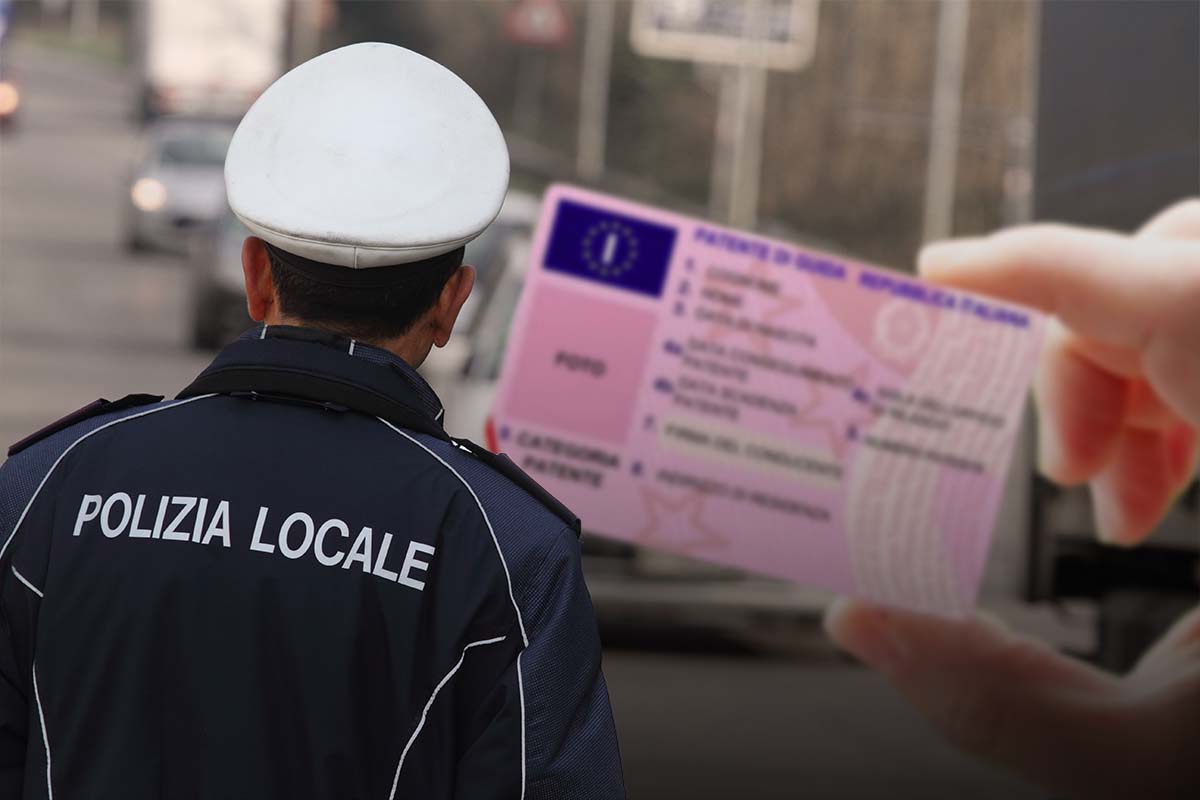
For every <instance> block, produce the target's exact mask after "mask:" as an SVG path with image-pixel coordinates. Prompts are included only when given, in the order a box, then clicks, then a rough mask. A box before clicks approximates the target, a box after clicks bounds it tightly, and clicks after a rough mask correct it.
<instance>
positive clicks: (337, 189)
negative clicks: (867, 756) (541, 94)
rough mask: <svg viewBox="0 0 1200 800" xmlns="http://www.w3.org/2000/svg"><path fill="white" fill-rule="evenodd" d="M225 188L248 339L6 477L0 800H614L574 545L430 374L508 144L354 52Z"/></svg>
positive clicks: (482, 115)
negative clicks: (167, 393) (168, 391)
mask: <svg viewBox="0 0 1200 800" xmlns="http://www.w3.org/2000/svg"><path fill="white" fill-rule="evenodd" d="M226 180H227V186H228V189H229V199H230V205H231V207H232V208H233V210H234V211H235V213H237V214H238V216H239V217H240V218H241V219H242V220H243V222H245V223H246V225H247V226H248V227H249V228H250V230H251V231H253V232H254V233H255V234H256V237H254V238H251V239H249V240H247V243H246V245H245V248H244V251H243V265H244V268H245V272H246V282H247V294H248V301H249V306H250V310H251V313H252V316H254V317H255V318H256V319H261V320H263V324H262V326H261V327H259V328H256V329H255V330H253V331H251V332H249V333H248V334H247V335H245V336H243V337H242V338H241V339H240V340H239V341H237V342H234V343H233V344H231V345H230V346H229V347H228V348H226V349H225V350H224V351H222V353H221V354H220V355H219V356H218V357H217V359H216V360H215V361H214V363H213V364H212V366H210V367H209V368H208V369H207V370H206V371H205V372H204V373H203V374H202V375H200V376H199V377H198V378H197V380H196V381H195V382H194V383H193V384H192V385H191V386H189V387H187V388H186V389H184V390H183V391H182V392H181V393H180V395H179V397H177V398H174V399H170V400H160V399H158V398H154V397H148V396H136V395H135V396H131V397H129V398H125V399H124V400H122V401H119V402H116V403H109V404H97V405H93V406H90V407H88V408H85V409H83V410H81V411H80V412H78V413H77V414H75V415H73V416H72V417H69V418H67V419H66V420H63V421H62V422H61V423H58V424H56V425H54V426H51V427H50V428H48V429H46V430H43V431H41V432H39V433H38V434H35V435H34V436H33V437H30V439H28V440H26V441H24V442H22V443H19V444H18V445H16V446H15V447H14V448H13V451H12V453H11V456H10V458H9V460H8V461H7V462H6V463H5V464H4V466H3V467H2V468H0V546H2V547H3V551H2V552H0V570H2V571H0V604H2V608H0V611H2V614H0V797H3V798H9V797H13V798H15V797H26V798H41V797H58V798H89V799H90V798H110V797H111V798H118V797H119V798H131V799H133V800H137V799H139V798H243V797H245V798H250V797H253V798H304V797H313V798H396V797H409V798H440V797H461V798H492V797H496V798H500V797H504V798H518V797H527V798H535V797H547V798H550V797H554V798H558V797H562V798H575V797H579V798H582V797H597V798H608V797H616V796H621V795H622V794H623V789H622V785H621V774H620V763H619V756H618V754H617V747H616V740H615V734H614V729H613V722H612V715H611V712H610V709H609V705H608V696H607V691H606V689H605V686H604V681H603V677H602V675H601V673H600V652H599V643H598V640H597V635H596V628H595V622H594V619H593V615H592V609H591V605H590V601H589V599H588V596H587V592H586V589H585V587H584V585H583V581H582V576H581V573H580V568H579V544H578V532H579V528H578V520H576V519H574V518H573V517H572V515H571V514H570V512H569V511H568V510H566V509H565V508H563V507H562V506H561V505H559V504H558V503H557V502H555V501H554V500H553V498H550V497H549V496H547V495H545V493H544V492H542V491H541V490H540V489H539V488H538V487H537V486H536V485H535V484H533V483H532V482H531V481H529V480H528V479H527V478H525V477H524V476H523V475H522V474H520V473H519V472H518V471H517V470H516V469H515V468H514V467H513V466H512V465H511V463H510V462H507V461H505V460H503V459H497V458H495V457H493V456H491V455H490V454H488V453H485V452H482V451H480V450H479V449H478V448H475V447H473V446H471V445H470V444H468V443H462V442H459V441H457V440H454V439H452V438H451V437H450V436H449V435H448V434H447V433H446V432H445V431H444V429H443V425H442V423H443V419H442V409H441V405H440V403H439V401H438V399H437V397H436V396H435V395H434V393H433V392H432V391H431V390H430V389H429V387H428V386H427V385H426V384H425V383H424V381H422V380H421V378H420V377H419V376H418V375H417V373H416V372H415V370H414V369H413V365H416V364H419V363H420V361H421V360H423V359H424V357H425V355H426V354H427V353H428V351H429V349H430V347H431V346H433V345H442V344H445V342H446V339H447V338H448V336H449V335H450V330H451V328H452V326H453V323H454V319H455V317H456V316H457V313H458V310H459V309H460V308H461V306H462V303H463V302H464V301H465V300H466V297H467V295H468V294H469V292H470V289H471V283H472V280H473V274H472V272H471V271H470V270H469V269H464V268H462V267H461V266H460V265H461V263H462V257H463V249H462V248H463V246H464V245H465V244H466V242H468V241H469V240H470V239H471V238H473V237H474V236H476V235H478V233H479V232H480V231H482V230H483V228H484V227H486V225H487V224H488V223H489V222H490V221H491V220H492V218H493V217H494V216H495V214H496V212H497V211H498V209H499V206H500V203H501V201H502V199H503V196H504V192H505V190H506V186H507V180H508V159H507V153H506V151H505V148H504V142H503V139H502V137H501V134H500V131H499V129H498V127H497V126H496V124H495V121H494V120H493V119H492V117H491V115H490V113H489V112H488V111H487V109H486V107H485V106H484V105H483V103H482V102H481V101H480V100H479V98H478V97H476V96H475V94H474V93H473V92H471V90H470V89H469V88H468V87H467V86H466V85H465V84H463V83H462V82H461V81H459V80H458V79H457V78H456V77H455V76H453V75H452V74H451V73H449V72H448V71H446V70H445V69H443V68H441V67H440V66H438V65H436V64H434V63H433V62H430V61H428V60H426V59H424V58H422V57H420V56H418V55H416V54H414V53H411V52H409V51H406V50H403V49H401V48H397V47H392V46H389V45H380V44H364V45H355V46H352V47H349V48H344V49H342V50H339V51H334V52H333V53H329V54H326V55H324V56H321V57H319V58H317V59H315V60H314V61H311V62H309V63H307V64H305V65H302V66H300V67H298V68H297V69H296V70H293V71H292V72H291V73H289V74H288V75H286V76H284V77H283V78H281V79H280V81H278V82H277V83H276V84H275V85H274V86H273V87H271V88H270V89H268V91H267V92H266V93H265V94H264V95H263V97H262V98H260V100H259V101H258V102H257V103H256V104H255V106H254V108H252V109H251V110H250V112H249V113H248V114H247V115H246V118H245V119H244V120H243V122H242V125H241V126H240V127H239V130H238V132H237V134H236V135H235V137H234V140H233V144H232V146H231V149H230V153H229V156H228V160H227V164H226ZM368 342H370V343H368Z"/></svg>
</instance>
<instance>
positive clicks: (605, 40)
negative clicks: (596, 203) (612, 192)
mask: <svg viewBox="0 0 1200 800" xmlns="http://www.w3.org/2000/svg"><path fill="white" fill-rule="evenodd" d="M613 17H614V5H613V3H612V2H611V0H589V2H588V5H587V33H586V35H585V39H584V43H583V75H582V77H581V79H580V82H579V143H578V146H577V148H576V161H575V169H576V171H577V172H578V173H579V176H580V177H581V178H584V179H585V180H595V179H597V178H599V177H600V176H601V175H602V174H603V173H604V148H605V142H606V138H607V133H608V87H609V75H610V68H611V64H612V38H613Z"/></svg>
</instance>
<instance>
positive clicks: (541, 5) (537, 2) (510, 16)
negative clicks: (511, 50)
mask: <svg viewBox="0 0 1200 800" xmlns="http://www.w3.org/2000/svg"><path fill="white" fill-rule="evenodd" d="M504 35H505V36H507V37H508V38H509V39H510V40H511V41H513V42H516V43H517V44H524V45H531V46H534V47H564V46H566V45H567V44H569V43H570V41H571V18H570V16H569V15H568V14H567V11H566V9H564V8H563V7H562V3H560V2H559V0H519V2H518V3H517V4H516V5H514V6H512V7H511V8H510V9H509V10H508V12H507V13H506V14H505V15H504Z"/></svg>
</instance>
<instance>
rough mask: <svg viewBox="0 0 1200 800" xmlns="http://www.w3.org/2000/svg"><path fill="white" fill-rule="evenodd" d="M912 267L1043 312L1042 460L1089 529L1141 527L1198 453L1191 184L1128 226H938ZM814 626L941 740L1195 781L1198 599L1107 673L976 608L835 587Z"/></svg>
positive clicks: (1020, 767) (1110, 784)
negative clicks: (864, 598) (1086, 515)
mask: <svg viewBox="0 0 1200 800" xmlns="http://www.w3.org/2000/svg"><path fill="white" fill-rule="evenodd" d="M920 268H921V272H922V274H923V275H924V276H925V277H927V278H929V279H931V280H934V281H937V282H940V283H944V284H947V285H951V286H955V287H958V288H962V289H968V290H971V291H976V292H982V293H986V294H990V295H994V296H997V297H1003V298H1005V299H1009V300H1013V301H1015V302H1019V303H1024V304H1026V305H1030V306H1034V307H1036V308H1040V309H1042V310H1044V311H1046V312H1048V313H1050V314H1053V315H1054V319H1053V320H1052V322H1051V324H1050V326H1049V332H1048V335H1047V341H1046V346H1045V349H1044V351H1043V353H1042V357H1041V361H1040V364H1039V368H1038V373H1037V376H1036V378H1035V381H1034V396H1035V400H1036V405H1037V409H1038V421H1039V446H1038V465H1039V469H1040V470H1041V471H1042V472H1043V473H1045V474H1046V475H1047V477H1049V478H1051V479H1052V480H1055V481H1056V482H1058V483H1061V484H1064V485H1075V484H1080V483H1084V482H1087V483H1088V484H1089V486H1090V489H1091V494H1092V499H1093V506H1094V509H1095V514H1096V527H1097V532H1098V534H1099V536H1100V538H1101V539H1102V540H1104V541H1106V542H1110V543H1114V544H1121V545H1132V544H1136V543H1137V542H1139V541H1141V539H1143V538H1144V537H1145V536H1146V535H1147V534H1148V533H1149V532H1150V531H1151V530H1152V529H1153V527H1154V525H1155V524H1156V523H1157V522H1158V521H1159V520H1160V519H1161V518H1162V516H1163V514H1164V513H1165V512H1166V511H1167V509H1169V508H1170V506H1171V504H1172V503H1173V502H1174V500H1175V498H1176V496H1177V495H1178V493H1179V492H1180V491H1182V490H1183V489H1184V488H1185V487H1186V486H1187V484H1188V483H1189V481H1190V480H1191V478H1192V476H1193V475H1194V474H1195V469H1196V458H1197V429H1198V428H1200V201H1195V200H1193V201H1187V202H1184V203H1180V204H1178V205H1176V206H1173V207H1171V208H1169V209H1167V210H1166V211H1164V212H1163V213H1162V214H1160V215H1159V216H1157V217H1155V218H1154V219H1153V220H1151V221H1150V222H1149V223H1148V224H1147V225H1146V226H1145V227H1144V228H1143V229H1142V230H1141V231H1139V232H1138V234H1137V235H1135V236H1125V235H1120V234H1116V233H1109V232H1103V231H1095V230H1086V229H1080V228H1071V227H1066V226H1059V225H1035V226H1029V227H1024V228H1017V229H1013V230H1009V231H1003V232H1000V233H997V234H994V235H992V236H989V237H984V238H979V239H967V240H960V241H954V242H947V243H944V244H938V245H934V246H932V247H930V248H928V249H927V250H925V252H924V253H922V256H921V261H920ZM826 627H827V629H828V630H829V632H830V635H831V636H832V637H833V639H834V640H835V641H836V642H838V644H839V645H841V646H842V647H844V648H845V649H846V650H848V651H850V652H851V653H853V654H854V655H856V656H857V657H859V658H860V659H861V660H862V661H864V662H865V663H866V664H868V665H869V666H871V667H873V668H875V669H878V670H880V671H881V672H882V673H883V674H884V675H885V676H886V677H887V678H888V679H889V680H890V681H891V682H892V683H893V684H894V685H895V686H896V687H897V689H898V690H899V691H900V692H901V693H902V694H903V695H905V696H906V697H907V698H908V700H909V701H910V702H912V703H913V704H914V705H915V706H916V707H917V709H918V710H920V711H921V712H922V713H923V714H924V715H925V716H926V717H927V718H929V719H930V720H931V721H932V722H933V724H934V725H935V726H936V727H937V728H938V729H939V730H940V731H941V732H942V733H943V734H944V735H945V736H946V737H947V738H948V739H949V740H950V741H951V742H952V743H954V744H956V745H957V746H959V747H961V748H963V749H965V750H967V751H970V752H972V753H975V754H977V755H981V756H983V757H986V758H989V759H991V760H994V761H996V762H998V763H1000V764H1002V765H1005V766H1007V767H1008V768H1010V769H1014V770H1016V771H1018V772H1020V773H1022V774H1024V775H1025V776H1026V777H1028V778H1030V779H1031V780H1033V781H1035V782H1038V783H1040V784H1042V785H1045V786H1047V787H1048V788H1051V789H1054V790H1056V791H1060V792H1064V793H1066V794H1068V795H1070V796H1076V797H1089V798H1090V797H1113V798H1118V797H1119V798H1126V797H1138V798H1152V797H1154V798H1156V797H1163V798H1167V797H1181V796H1200V753H1198V752H1197V748H1198V745H1197V742H1198V741H1200V609H1197V610H1196V611H1193V612H1192V613H1190V614H1188V615H1187V616H1185V617H1184V618H1183V619H1182V620H1180V621H1179V622H1178V623H1176V625H1175V627H1173V628H1172V629H1171V631H1170V632H1168V633H1167V635H1166V636H1165V637H1163V639H1162V640H1160V641H1159V643H1158V644H1156V645H1155V646H1154V647H1153V648H1152V649H1151V650H1150V651H1149V652H1148V653H1147V654H1146V655H1145V656H1144V657H1143V658H1142V660H1141V662H1140V663H1139V664H1138V666H1137V667H1136V668H1135V669H1134V670H1133V671H1132V672H1131V673H1130V674H1129V675H1127V676H1124V677H1121V678H1118V677H1116V676H1113V675H1109V674H1106V673H1104V672H1101V671H1099V670H1096V669H1093V668H1091V667H1089V666H1087V665H1085V664H1083V663H1080V662H1076V661H1073V660H1071V659H1067V658H1064V657H1062V656H1060V655H1058V654H1056V653H1055V652H1054V651H1053V650H1051V649H1050V648H1048V647H1046V646H1044V645H1042V644H1040V643H1038V642H1035V641H1033V640H1030V639H1026V638H1023V637H1019V636H1016V635H1015V634H1013V633H1011V632H1009V631H1007V630H1006V629H1005V628H1004V627H1003V626H1002V625H1001V624H1000V623H999V622H997V621H995V620H993V619H990V618H988V617H979V618H976V619H972V620H964V621H952V620H944V619H934V618H930V617H925V616H921V615H918V614H911V613H907V612H899V611H891V610H885V609H880V608H875V607H872V606H869V605H866V604H863V603H857V602H848V601H839V602H838V603H837V604H835V605H834V606H833V607H832V608H831V609H830V611H829V613H828V614H827V616H826Z"/></svg>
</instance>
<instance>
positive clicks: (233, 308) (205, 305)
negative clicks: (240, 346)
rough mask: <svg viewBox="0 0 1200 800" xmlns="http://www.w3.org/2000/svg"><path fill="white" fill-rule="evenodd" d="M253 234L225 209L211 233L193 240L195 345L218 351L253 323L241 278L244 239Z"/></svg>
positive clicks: (192, 308) (191, 298)
mask: <svg viewBox="0 0 1200 800" xmlns="http://www.w3.org/2000/svg"><path fill="white" fill-rule="evenodd" d="M250 235H251V234H250V231H249V230H248V229H247V228H246V226H245V225H243V224H242V223H241V221H240V220H239V219H238V218H237V217H235V216H234V215H233V212H232V211H229V210H226V211H225V213H224V214H223V215H222V216H221V218H220V220H219V221H218V222H217V224H216V225H215V226H214V227H213V228H212V230H211V232H210V235H208V236H201V237H197V238H196V239H194V240H193V241H192V244H191V247H190V249H189V253H188V255H189V266H190V267H191V269H190V272H191V291H190V293H189V294H190V304H191V315H192V316H191V331H190V336H191V343H192V346H193V347H196V348H198V349H201V350H215V349H217V348H219V347H221V346H222V345H224V344H227V343H229V342H230V341H232V340H233V339H235V338H236V337H237V336H238V334H240V333H241V332H242V331H244V330H246V329H247V328H249V327H250V326H251V325H253V322H252V321H251V319H250V315H249V314H248V313H247V311H246V294H245V284H244V282H243V279H242V242H243V241H245V239H246V237H247V236H250Z"/></svg>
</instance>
